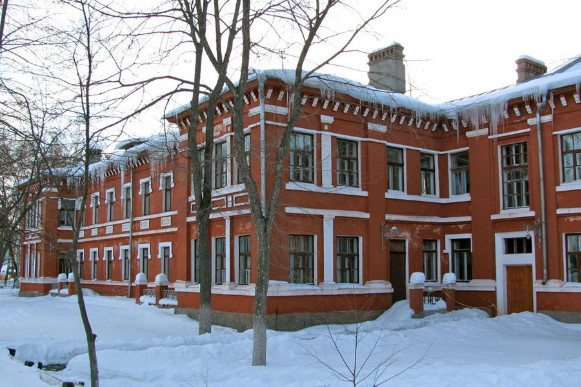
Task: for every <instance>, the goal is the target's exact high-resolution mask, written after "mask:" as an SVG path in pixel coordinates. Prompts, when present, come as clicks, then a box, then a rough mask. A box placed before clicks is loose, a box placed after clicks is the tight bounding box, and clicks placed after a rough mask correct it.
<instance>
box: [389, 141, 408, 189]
mask: <svg viewBox="0 0 581 387" xmlns="http://www.w3.org/2000/svg"><path fill="white" fill-rule="evenodd" d="M404 176H405V175H404V160H403V149H399V148H391V147H387V189H388V190H391V191H402V192H403V191H404Z"/></svg>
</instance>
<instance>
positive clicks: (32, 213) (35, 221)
mask: <svg viewBox="0 0 581 387" xmlns="http://www.w3.org/2000/svg"><path fill="white" fill-rule="evenodd" d="M41 213H42V203H41V202H40V201H38V200H35V201H33V202H28V211H27V212H26V229H27V230H36V229H38V228H39V227H40V214H41Z"/></svg>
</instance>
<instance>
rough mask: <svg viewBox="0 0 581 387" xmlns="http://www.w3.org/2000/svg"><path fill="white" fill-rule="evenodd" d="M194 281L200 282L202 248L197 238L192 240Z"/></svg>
mask: <svg viewBox="0 0 581 387" xmlns="http://www.w3.org/2000/svg"><path fill="white" fill-rule="evenodd" d="M192 282H193V283H200V250H199V249H198V240H197V239H194V240H193V241H192Z"/></svg>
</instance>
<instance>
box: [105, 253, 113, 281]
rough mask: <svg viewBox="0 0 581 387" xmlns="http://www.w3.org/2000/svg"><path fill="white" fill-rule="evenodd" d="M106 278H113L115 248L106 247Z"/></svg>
mask: <svg viewBox="0 0 581 387" xmlns="http://www.w3.org/2000/svg"><path fill="white" fill-rule="evenodd" d="M105 279H107V280H111V279H113V248H112V247H108V248H106V249H105Z"/></svg>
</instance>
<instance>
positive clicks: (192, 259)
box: [190, 238, 200, 284]
mask: <svg viewBox="0 0 581 387" xmlns="http://www.w3.org/2000/svg"><path fill="white" fill-rule="evenodd" d="M196 240H197V239H195V238H194V239H192V240H191V242H190V243H191V254H190V262H191V267H190V270H191V273H190V275H191V277H190V279H191V282H192V283H193V284H199V283H200V282H199V281H196ZM198 279H199V278H198Z"/></svg>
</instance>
